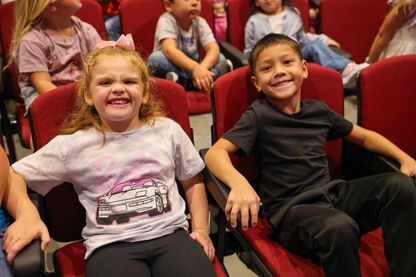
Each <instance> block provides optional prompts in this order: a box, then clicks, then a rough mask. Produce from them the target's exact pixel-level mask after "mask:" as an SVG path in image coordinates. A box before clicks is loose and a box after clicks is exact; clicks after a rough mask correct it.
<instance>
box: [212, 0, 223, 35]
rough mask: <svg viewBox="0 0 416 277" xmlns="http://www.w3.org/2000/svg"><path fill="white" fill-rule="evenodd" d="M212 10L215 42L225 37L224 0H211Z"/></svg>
mask: <svg viewBox="0 0 416 277" xmlns="http://www.w3.org/2000/svg"><path fill="white" fill-rule="evenodd" d="M211 1H212V7H213V10H214V19H215V20H214V21H215V38H216V40H217V42H220V41H224V40H226V39H227V13H226V12H225V7H224V5H225V4H224V2H225V1H226V0H211Z"/></svg>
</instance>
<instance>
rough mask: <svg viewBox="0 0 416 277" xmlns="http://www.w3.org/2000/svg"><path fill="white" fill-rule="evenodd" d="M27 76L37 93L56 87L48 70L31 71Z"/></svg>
mask: <svg viewBox="0 0 416 277" xmlns="http://www.w3.org/2000/svg"><path fill="white" fill-rule="evenodd" d="M29 78H30V81H31V82H32V84H33V86H34V87H35V89H36V92H37V93H39V95H40V94H43V93H45V92H48V91H50V90H53V89H55V88H56V86H55V85H54V84H53V83H52V80H51V75H49V73H48V72H33V73H30V74H29Z"/></svg>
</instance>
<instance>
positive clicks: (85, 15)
mask: <svg viewBox="0 0 416 277" xmlns="http://www.w3.org/2000/svg"><path fill="white" fill-rule="evenodd" d="M74 15H75V16H76V17H78V18H79V19H81V20H82V21H84V22H87V23H89V24H91V25H92V26H93V27H94V28H95V30H97V32H98V34H99V35H100V37H101V38H102V39H103V40H107V33H106V31H105V24H104V15H103V8H102V6H101V5H100V3H98V2H97V1H96V0H82V8H81V9H79V10H78V11H77V12H76V13H75V14H74Z"/></svg>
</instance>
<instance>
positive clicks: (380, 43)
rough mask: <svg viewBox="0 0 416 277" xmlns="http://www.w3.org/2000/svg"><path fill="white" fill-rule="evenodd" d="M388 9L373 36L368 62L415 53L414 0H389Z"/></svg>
mask: <svg viewBox="0 0 416 277" xmlns="http://www.w3.org/2000/svg"><path fill="white" fill-rule="evenodd" d="M388 3H389V5H390V11H389V12H388V14H387V16H386V18H385V19H384V22H383V24H382V25H381V27H380V30H379V31H378V34H377V36H376V37H375V39H374V41H373V44H372V46H371V49H370V53H369V55H368V58H367V61H368V62H376V61H378V60H382V59H385V58H388V57H392V56H400V55H407V54H416V1H415V0H389V1H388Z"/></svg>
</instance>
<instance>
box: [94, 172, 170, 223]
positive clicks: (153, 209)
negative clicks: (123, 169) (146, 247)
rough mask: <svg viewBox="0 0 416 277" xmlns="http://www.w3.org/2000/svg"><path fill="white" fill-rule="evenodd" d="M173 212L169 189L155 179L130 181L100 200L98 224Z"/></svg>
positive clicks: (121, 221)
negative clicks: (143, 215)
mask: <svg viewBox="0 0 416 277" xmlns="http://www.w3.org/2000/svg"><path fill="white" fill-rule="evenodd" d="M170 210H171V203H170V201H169V197H168V187H167V186H166V185H165V184H163V183H161V182H155V181H154V180H153V179H146V180H139V181H129V182H124V183H121V184H119V185H117V186H115V187H113V188H112V189H111V190H110V191H108V192H107V193H106V194H104V195H103V196H101V197H100V198H98V210H97V217H96V219H97V223H98V224H101V225H109V224H111V223H113V221H114V220H115V221H116V222H117V223H125V222H128V221H129V220H130V218H131V217H135V216H138V215H142V214H148V215H149V216H155V215H159V214H162V213H163V212H168V211H170Z"/></svg>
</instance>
